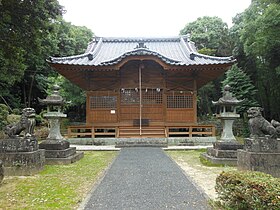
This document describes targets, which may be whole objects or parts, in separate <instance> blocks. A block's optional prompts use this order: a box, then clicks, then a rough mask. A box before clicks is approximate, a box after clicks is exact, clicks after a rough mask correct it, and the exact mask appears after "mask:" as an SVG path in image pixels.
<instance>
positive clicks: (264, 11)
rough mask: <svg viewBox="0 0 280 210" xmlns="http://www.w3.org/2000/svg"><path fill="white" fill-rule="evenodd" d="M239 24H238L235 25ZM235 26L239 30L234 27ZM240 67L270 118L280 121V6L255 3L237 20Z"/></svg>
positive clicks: (270, 0)
mask: <svg viewBox="0 0 280 210" xmlns="http://www.w3.org/2000/svg"><path fill="white" fill-rule="evenodd" d="M236 21H237V22H236ZM235 25H236V26H235ZM235 25H234V26H235V29H237V30H235V32H236V37H238V38H237V43H238V44H237V45H236V48H235V49H236V50H235V53H236V54H237V56H238V58H239V64H240V66H241V67H242V68H243V69H244V71H246V72H248V73H249V74H250V75H252V76H251V78H252V79H253V81H254V84H255V86H256V87H257V89H258V92H259V94H258V96H259V98H258V100H259V102H260V104H261V106H262V107H263V108H264V110H265V112H264V115H265V116H266V117H267V118H270V119H272V118H275V119H278V120H279V119H280V113H279V109H280V92H279V88H280V73H279V69H280V61H279V57H280V37H279V33H280V4H279V1H277V0H254V1H252V3H251V5H250V7H249V8H248V9H247V10H245V12H243V13H242V14H240V15H239V17H238V18H235Z"/></svg>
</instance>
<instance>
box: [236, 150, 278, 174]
mask: <svg viewBox="0 0 280 210" xmlns="http://www.w3.org/2000/svg"><path fill="white" fill-rule="evenodd" d="M237 168H238V169H239V170H250V171H260V172H264V173H267V174H271V175H272V176H274V177H280V152H277V153H276V152H275V153H267V152H250V151H245V150H238V152H237Z"/></svg>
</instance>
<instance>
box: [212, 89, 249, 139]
mask: <svg viewBox="0 0 280 210" xmlns="http://www.w3.org/2000/svg"><path fill="white" fill-rule="evenodd" d="M242 101H243V100H237V99H236V98H235V97H234V96H232V93H231V92H230V86H229V85H226V86H225V87H224V91H223V97H221V98H220V99H219V100H218V101H213V102H212V103H213V104H214V105H216V106H219V108H220V109H219V113H218V114H217V118H218V119H220V120H221V122H222V126H223V131H222V135H221V141H225V142H231V141H236V138H235V136H234V135H233V132H232V125H233V122H234V120H235V119H237V118H239V117H240V115H239V114H237V113H236V106H237V105H238V104H239V103H240V102H242Z"/></svg>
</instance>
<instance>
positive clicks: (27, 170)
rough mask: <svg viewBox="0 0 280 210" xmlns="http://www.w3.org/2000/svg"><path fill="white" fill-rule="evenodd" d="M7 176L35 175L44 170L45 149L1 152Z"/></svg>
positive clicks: (0, 156) (0, 157) (0, 155)
mask: <svg viewBox="0 0 280 210" xmlns="http://www.w3.org/2000/svg"><path fill="white" fill-rule="evenodd" d="M0 159H1V160H2V161H3V166H4V174H5V176H26V175H34V174H36V173H38V172H39V171H41V170H43V168H44V164H45V150H37V151H32V152H4V153H0Z"/></svg>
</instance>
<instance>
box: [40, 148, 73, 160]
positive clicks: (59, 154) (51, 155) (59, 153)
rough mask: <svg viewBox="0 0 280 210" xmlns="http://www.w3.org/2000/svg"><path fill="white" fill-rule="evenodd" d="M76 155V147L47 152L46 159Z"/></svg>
mask: <svg viewBox="0 0 280 210" xmlns="http://www.w3.org/2000/svg"><path fill="white" fill-rule="evenodd" d="M75 153H76V148H75V147H69V148H67V149H64V150H46V151H45V157H46V158H66V157H69V156H71V155H74V154H75Z"/></svg>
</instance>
